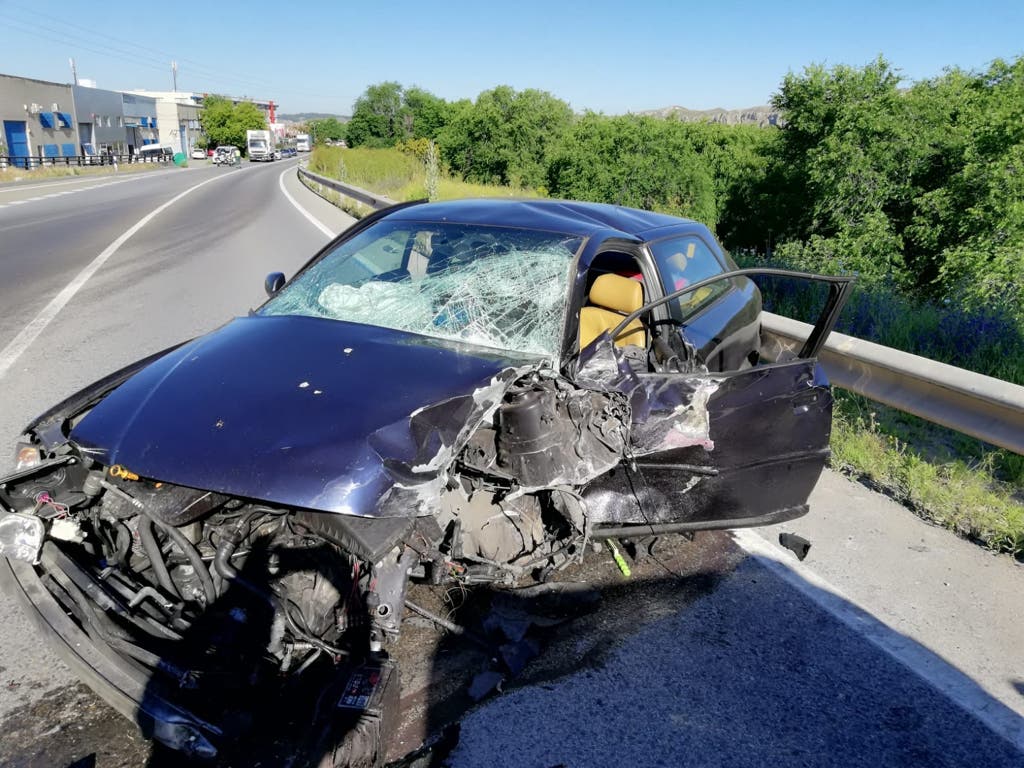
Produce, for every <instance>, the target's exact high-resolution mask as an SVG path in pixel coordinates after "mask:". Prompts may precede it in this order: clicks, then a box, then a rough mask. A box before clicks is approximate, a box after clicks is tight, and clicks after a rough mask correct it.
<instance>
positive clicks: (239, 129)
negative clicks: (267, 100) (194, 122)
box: [199, 96, 267, 148]
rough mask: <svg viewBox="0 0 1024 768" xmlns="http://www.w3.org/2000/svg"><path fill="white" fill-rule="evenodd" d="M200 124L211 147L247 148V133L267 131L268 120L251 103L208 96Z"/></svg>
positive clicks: (200, 117)
mask: <svg viewBox="0 0 1024 768" xmlns="http://www.w3.org/2000/svg"><path fill="white" fill-rule="evenodd" d="M199 123H200V125H201V126H202V128H203V133H205V134H206V137H207V139H208V140H209V143H210V146H220V145H231V146H235V147H240V148H244V147H245V144H246V142H245V136H246V133H245V132H246V131H258V130H265V129H266V127H267V118H266V115H265V114H264V113H263V111H262V110H261V109H260V108H259V107H257V106H256V105H255V104H253V103H252V102H251V101H242V102H239V103H238V104H234V103H232V102H231V101H230V100H229V99H225V98H224V97H222V96H208V97H206V100H205V103H204V105H203V111H202V113H201V114H200V115H199Z"/></svg>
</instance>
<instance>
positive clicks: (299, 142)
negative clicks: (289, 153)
mask: <svg viewBox="0 0 1024 768" xmlns="http://www.w3.org/2000/svg"><path fill="white" fill-rule="evenodd" d="M311 149H313V142H311V141H310V140H309V134H308V133H297V134H295V151H296V152H309V151H310V150H311Z"/></svg>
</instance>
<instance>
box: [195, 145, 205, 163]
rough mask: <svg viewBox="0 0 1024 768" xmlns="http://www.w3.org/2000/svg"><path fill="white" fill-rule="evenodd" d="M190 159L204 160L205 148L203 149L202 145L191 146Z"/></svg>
mask: <svg viewBox="0 0 1024 768" xmlns="http://www.w3.org/2000/svg"><path fill="white" fill-rule="evenodd" d="M192 159H193V160H205V159H206V150H205V149H203V148H202V147H193V148H192Z"/></svg>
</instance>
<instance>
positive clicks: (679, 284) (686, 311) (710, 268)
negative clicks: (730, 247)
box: [651, 235, 729, 321]
mask: <svg viewBox="0 0 1024 768" xmlns="http://www.w3.org/2000/svg"><path fill="white" fill-rule="evenodd" d="M651 253H653V254H654V259H655V261H656V262H657V263H658V272H659V273H660V274H661V284H662V289H663V290H664V291H665V293H666V294H668V293H674V292H675V291H678V290H681V289H683V288H686V287H687V286H688V285H694V284H695V283H699V282H700V281H701V280H706V279H707V278H709V277H714V276H715V275H718V274H721V273H722V272H724V271H725V267H724V266H722V262H721V261H719V260H718V256H717V255H715V253H714V251H712V250H711V248H710V247H709V246H708V245H707V244H706V243H705V242H704V241H703V240H701V239H700V238H699V237H696V236H693V235H689V236H686V237H674V238H671V239H669V240H661V241H659V242H656V243H651ZM728 283H729V281H728V280H722V281H719V282H717V283H713V284H711V285H706V286H704V287H703V288H700V289H698V290H696V291H694V292H692V293H684V294H683V295H682V296H680V297H679V298H678V299H675V300H673V301H671V302H669V309H670V311H671V313H672V317H673V318H674V319H676V320H680V321H681V320H685V319H686V318H688V317H690V316H691V315H692V314H694V313H695V312H697V311H698V310H699V309H700V308H701V307H703V306H705V305H706V304H707V303H708V302H710V301H712V300H713V299H714V298H715V297H716V296H718V295H720V294H721V293H723V292H724V291H726V290H727V289H728V287H729V286H728Z"/></svg>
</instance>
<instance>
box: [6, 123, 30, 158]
mask: <svg viewBox="0 0 1024 768" xmlns="http://www.w3.org/2000/svg"><path fill="white" fill-rule="evenodd" d="M4 136H5V137H6V139H7V154H8V155H10V156H11V157H14V158H27V157H28V156H29V151H28V133H27V132H26V131H25V121H24V120H4ZM12 162H13V163H14V165H16V166H18V167H19V168H25V167H27V165H28V162H27V161H26V160H13V161H12Z"/></svg>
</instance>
